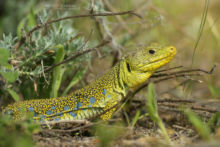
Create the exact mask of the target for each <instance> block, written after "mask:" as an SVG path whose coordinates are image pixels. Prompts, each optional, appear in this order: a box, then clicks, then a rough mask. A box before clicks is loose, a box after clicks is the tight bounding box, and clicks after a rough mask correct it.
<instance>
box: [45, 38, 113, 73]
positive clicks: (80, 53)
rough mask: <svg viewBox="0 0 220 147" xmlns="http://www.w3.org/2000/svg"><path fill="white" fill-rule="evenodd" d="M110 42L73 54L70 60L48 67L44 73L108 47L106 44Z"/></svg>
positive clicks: (106, 41)
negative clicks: (105, 46)
mask: <svg viewBox="0 0 220 147" xmlns="http://www.w3.org/2000/svg"><path fill="white" fill-rule="evenodd" d="M109 42H110V41H109V40H105V41H103V42H102V43H100V44H99V45H97V46H95V47H93V48H88V49H85V50H79V51H78V52H76V53H75V54H73V55H72V56H71V57H69V58H67V59H65V60H63V61H61V62H59V63H57V64H54V65H52V66H50V67H48V68H46V69H45V70H44V72H48V71H50V70H52V69H53V68H55V67H57V66H59V65H61V64H65V63H67V62H69V61H71V60H73V59H75V58H77V57H79V56H81V55H83V54H86V53H89V52H91V51H95V50H97V49H98V48H100V47H102V46H104V45H106V44H107V43H109Z"/></svg>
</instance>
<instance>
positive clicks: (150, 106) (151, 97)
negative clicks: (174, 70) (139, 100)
mask: <svg viewBox="0 0 220 147" xmlns="http://www.w3.org/2000/svg"><path fill="white" fill-rule="evenodd" d="M146 101H147V111H148V113H149V116H150V118H151V119H152V120H153V121H154V122H155V123H156V124H157V125H158V126H159V128H160V130H161V133H162V135H163V136H164V138H165V140H166V141H167V143H170V138H169V136H168V133H167V131H166V128H165V126H164V124H163V121H162V120H161V118H160V117H159V115H158V110H157V101H156V92H155V88H154V85H153V84H152V83H150V84H149V85H148V96H147V99H146Z"/></svg>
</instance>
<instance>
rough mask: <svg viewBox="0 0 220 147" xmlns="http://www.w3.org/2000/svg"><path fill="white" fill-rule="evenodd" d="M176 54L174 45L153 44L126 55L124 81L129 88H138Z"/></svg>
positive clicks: (123, 62) (123, 65)
mask: <svg viewBox="0 0 220 147" xmlns="http://www.w3.org/2000/svg"><path fill="white" fill-rule="evenodd" d="M175 54H176V48H175V47H173V46H167V47H161V46H159V45H157V44H152V45H150V46H149V47H147V48H145V49H141V50H138V51H136V52H135V53H132V54H130V55H128V56H127V57H125V58H124V59H123V60H122V69H123V70H122V71H123V72H122V73H121V74H122V75H121V76H122V77H123V81H124V82H125V84H126V85H127V86H128V87H129V88H133V89H135V88H137V87H138V86H139V85H141V84H143V83H144V82H146V80H147V79H148V78H149V77H150V76H151V75H152V74H153V73H154V72H155V71H156V70H157V69H158V68H160V67H161V66H163V65H165V64H166V63H168V62H170V60H172V59H173V57H174V56H175Z"/></svg>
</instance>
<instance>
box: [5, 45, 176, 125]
mask: <svg viewBox="0 0 220 147" xmlns="http://www.w3.org/2000/svg"><path fill="white" fill-rule="evenodd" d="M175 54H176V48H175V47H173V46H168V47H160V46H158V45H156V44H154V45H150V46H149V47H147V48H145V49H141V50H137V51H136V52H134V53H133V54H130V55H128V56H126V57H125V58H122V59H121V60H120V61H119V62H118V63H117V64H116V65H115V66H114V67H113V68H112V69H111V70H110V71H109V72H108V73H106V74H104V75H103V76H101V77H100V78H98V79H97V80H96V81H94V82H92V83H91V84H89V85H87V86H85V87H84V88H82V89H79V90H76V91H75V92H73V93H72V94H70V95H68V96H66V97H59V98H50V99H36V100H27V101H20V102H16V103H14V104H9V105H8V106H7V107H6V108H5V109H4V110H3V112H4V113H7V114H10V115H12V116H13V118H14V119H20V118H21V117H22V116H23V115H24V112H25V114H27V113H30V112H31V113H33V119H34V120H35V121H60V120H80V119H89V118H91V117H94V116H96V115H98V114H101V115H100V117H101V118H102V119H104V120H108V119H110V118H111V116H112V114H113V112H114V111H115V110H116V108H114V107H113V106H115V105H116V104H117V103H119V102H120V101H121V99H122V98H123V97H125V95H126V94H127V92H128V90H129V88H130V89H133V90H134V89H136V88H138V87H139V86H140V85H141V84H143V83H144V82H146V80H147V79H148V78H149V77H150V76H151V75H152V74H153V73H154V72H155V71H156V70H157V69H158V68H159V67H161V66H163V65H164V64H166V63H168V62H170V60H172V59H173V57H174V56H175ZM111 108H112V109H111ZM102 113H103V114H102Z"/></svg>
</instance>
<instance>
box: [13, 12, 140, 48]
mask: <svg viewBox="0 0 220 147" xmlns="http://www.w3.org/2000/svg"><path fill="white" fill-rule="evenodd" d="M126 14H130V15H135V16H137V17H139V18H142V17H141V16H140V15H139V14H137V13H135V12H134V11H124V12H117V13H109V12H108V13H97V14H81V15H73V16H67V17H62V18H58V19H54V20H49V21H47V22H46V23H44V24H38V25H36V26H35V27H34V28H33V29H31V30H30V31H29V32H28V33H26V35H23V36H22V37H21V39H20V40H19V42H18V43H17V44H16V45H15V49H16V50H17V49H18V48H19V47H20V46H21V45H22V44H23V43H24V42H25V40H26V38H27V37H29V36H31V34H32V33H33V32H35V31H36V30H39V29H41V28H43V27H45V26H48V25H50V24H52V23H55V22H59V21H62V20H67V19H74V18H84V17H97V16H115V15H126Z"/></svg>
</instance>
